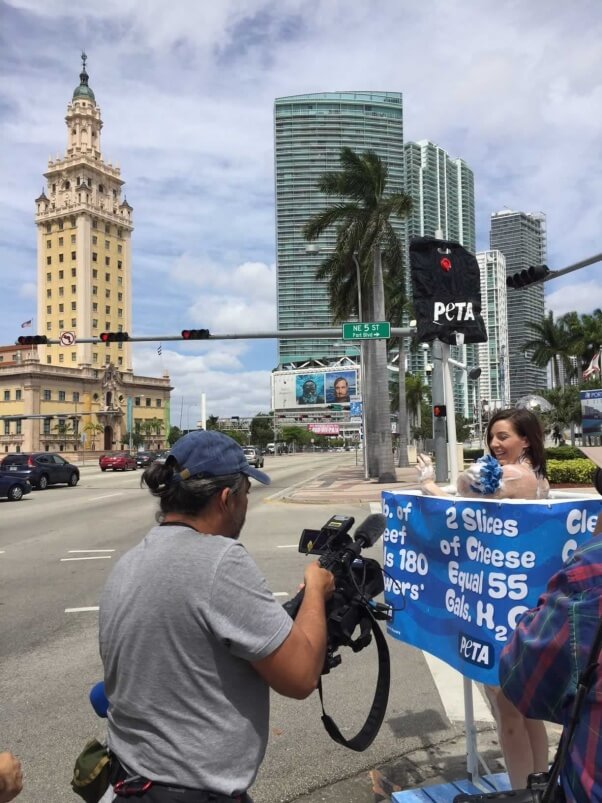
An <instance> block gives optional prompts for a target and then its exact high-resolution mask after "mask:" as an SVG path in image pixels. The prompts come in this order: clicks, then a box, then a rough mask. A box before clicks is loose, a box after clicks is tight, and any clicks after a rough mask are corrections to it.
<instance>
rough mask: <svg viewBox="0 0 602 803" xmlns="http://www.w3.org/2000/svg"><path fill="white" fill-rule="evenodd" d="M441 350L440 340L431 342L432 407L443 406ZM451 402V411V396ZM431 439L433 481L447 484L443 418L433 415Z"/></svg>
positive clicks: (445, 434) (444, 422)
mask: <svg viewBox="0 0 602 803" xmlns="http://www.w3.org/2000/svg"><path fill="white" fill-rule="evenodd" d="M443 349H444V345H443V343H442V342H441V341H440V340H433V346H432V358H433V378H432V380H431V393H432V397H433V407H435V406H437V405H439V406H440V405H444V404H445V383H444V379H443ZM451 402H452V408H451V409H452V411H453V403H454V400H453V396H452V400H451ZM433 438H434V440H435V481H436V482H447V478H448V471H447V424H446V419H445V418H438V417H436V416H434V415H433Z"/></svg>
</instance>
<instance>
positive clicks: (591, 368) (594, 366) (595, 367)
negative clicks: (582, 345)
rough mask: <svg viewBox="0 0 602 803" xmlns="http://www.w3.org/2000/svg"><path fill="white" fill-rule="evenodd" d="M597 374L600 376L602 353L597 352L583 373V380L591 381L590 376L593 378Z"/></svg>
mask: <svg viewBox="0 0 602 803" xmlns="http://www.w3.org/2000/svg"><path fill="white" fill-rule="evenodd" d="M595 373H598V374H599V373H600V352H599V351H597V352H596V353H595V354H594V356H593V357H592V360H591V362H590V364H589V365H588V366H587V368H586V369H585V371H584V372H583V378H584V379H589V378H590V376H593V375H594V374H595Z"/></svg>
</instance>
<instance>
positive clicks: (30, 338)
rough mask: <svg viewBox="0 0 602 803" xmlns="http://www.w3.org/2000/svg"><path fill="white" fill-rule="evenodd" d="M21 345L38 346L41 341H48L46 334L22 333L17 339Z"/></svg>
mask: <svg viewBox="0 0 602 803" xmlns="http://www.w3.org/2000/svg"><path fill="white" fill-rule="evenodd" d="M17 343H18V344H19V345H20V346H37V345H38V344H40V343H48V338H47V337H46V335H21V337H19V338H18V339H17Z"/></svg>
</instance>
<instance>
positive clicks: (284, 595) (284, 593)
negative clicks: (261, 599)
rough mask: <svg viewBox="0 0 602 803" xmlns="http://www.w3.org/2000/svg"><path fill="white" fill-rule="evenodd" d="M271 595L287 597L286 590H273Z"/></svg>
mask: <svg viewBox="0 0 602 803" xmlns="http://www.w3.org/2000/svg"><path fill="white" fill-rule="evenodd" d="M273 596H274V597H288V596H289V594H288V591H274V592H273Z"/></svg>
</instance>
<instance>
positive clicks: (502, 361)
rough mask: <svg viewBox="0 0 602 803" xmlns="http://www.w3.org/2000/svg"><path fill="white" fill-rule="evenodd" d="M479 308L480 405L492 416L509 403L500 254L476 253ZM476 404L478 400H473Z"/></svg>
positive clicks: (503, 290)
mask: <svg viewBox="0 0 602 803" xmlns="http://www.w3.org/2000/svg"><path fill="white" fill-rule="evenodd" d="M477 262H478V263H479V269H480V272H481V304H482V314H483V320H484V321H485V328H486V329H487V342H486V343H479V344H478V345H477V349H478V353H479V367H480V368H481V371H482V373H481V376H480V378H479V380H478V389H479V390H480V397H481V401H484V402H485V403H486V405H487V408H488V410H489V411H490V412H491V411H493V410H497V409H500V408H503V407H507V406H508V403H509V401H510V377H509V373H508V365H507V363H508V315H507V292H506V260H505V259H504V255H503V254H502V252H501V251H479V253H478V254H477ZM474 401H475V404H476V403H477V397H476V396H475V397H474Z"/></svg>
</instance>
